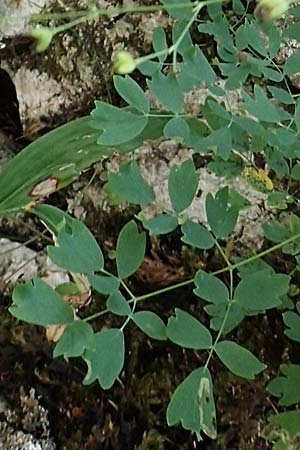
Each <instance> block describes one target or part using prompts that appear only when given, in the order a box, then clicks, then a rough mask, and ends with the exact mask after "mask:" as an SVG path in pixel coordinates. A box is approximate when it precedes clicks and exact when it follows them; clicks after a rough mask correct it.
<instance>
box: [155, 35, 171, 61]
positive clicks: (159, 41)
mask: <svg viewBox="0 0 300 450" xmlns="http://www.w3.org/2000/svg"><path fill="white" fill-rule="evenodd" d="M152 44H153V49H154V51H155V52H156V53H158V52H161V51H163V50H165V53H164V54H161V55H158V59H159V61H160V62H162V63H163V62H164V61H165V59H166V57H167V55H168V44H167V37H166V32H165V30H164V29H163V27H156V28H154V30H153V35H152Z"/></svg>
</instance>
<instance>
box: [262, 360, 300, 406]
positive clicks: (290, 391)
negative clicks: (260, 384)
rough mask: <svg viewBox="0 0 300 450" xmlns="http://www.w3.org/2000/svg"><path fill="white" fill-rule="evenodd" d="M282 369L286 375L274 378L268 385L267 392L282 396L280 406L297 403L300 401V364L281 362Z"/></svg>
mask: <svg viewBox="0 0 300 450" xmlns="http://www.w3.org/2000/svg"><path fill="white" fill-rule="evenodd" d="M280 371H281V372H282V374H283V375H284V376H279V377H276V378H274V379H273V380H272V381H271V382H270V383H269V384H268V386H267V388H266V389H267V392H269V393H270V394H271V395H274V396H275V397H281V398H280V399H279V401H278V404H279V405H280V406H290V405H295V404H296V403H299V402H300V389H299V385H300V366H299V365H297V364H281V366H280Z"/></svg>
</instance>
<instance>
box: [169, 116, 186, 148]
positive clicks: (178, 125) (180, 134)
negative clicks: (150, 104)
mask: <svg viewBox="0 0 300 450" xmlns="http://www.w3.org/2000/svg"><path fill="white" fill-rule="evenodd" d="M189 134H190V127H189V125H188V123H187V121H186V120H185V119H183V118H182V117H173V118H172V119H170V120H169V122H168V123H167V124H166V125H165V127H164V136H165V138H166V139H177V140H178V141H180V142H183V141H184V140H185V139H187V138H188V137H189Z"/></svg>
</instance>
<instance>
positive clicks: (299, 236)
mask: <svg viewBox="0 0 300 450" xmlns="http://www.w3.org/2000/svg"><path fill="white" fill-rule="evenodd" d="M297 239H300V233H298V234H295V236H291V237H290V238H288V239H285V240H284V241H283V242H280V243H279V244H276V245H273V246H272V247H270V248H268V249H266V250H264V251H262V252H260V253H257V254H256V255H253V256H250V257H249V258H247V259H244V260H243V261H240V262H238V263H236V264H231V263H230V266H229V265H227V266H226V267H223V268H222V269H219V270H216V271H215V272H212V273H211V275H214V276H216V275H220V274H221V273H224V272H230V273H233V271H234V270H235V269H239V268H240V267H242V266H245V265H246V264H250V263H251V262H253V261H256V260H257V259H260V258H263V257H264V256H266V255H268V254H269V253H272V252H274V251H276V250H280V249H281V248H282V247H284V246H285V245H287V244H290V243H291V242H294V241H296V240H297ZM231 277H232V275H231V276H230V279H231ZM232 280H233V277H232ZM232 280H231V281H230V290H231V291H232V292H233V284H232V286H231V283H232ZM192 283H194V277H193V278H191V279H189V280H185V281H182V282H180V283H177V284H173V285H172V286H168V287H165V288H163V289H158V290H157V291H153V292H150V293H149V294H144V295H139V296H138V297H135V298H134V299H131V300H129V301H128V303H133V302H135V303H138V302H141V301H144V300H148V299H149V298H152V297H157V296H158V295H161V294H166V293H167V292H171V291H173V290H175V289H179V288H181V287H184V286H188V285H189V284H192ZM231 294H232V293H231ZM108 312H109V310H108V309H104V310H103V311H99V312H97V313H95V314H92V315H91V316H88V317H86V318H85V319H83V320H85V321H86V322H88V321H90V320H93V319H96V318H97V317H100V316H103V315H104V314H107V313H108ZM228 314H229V313H228Z"/></svg>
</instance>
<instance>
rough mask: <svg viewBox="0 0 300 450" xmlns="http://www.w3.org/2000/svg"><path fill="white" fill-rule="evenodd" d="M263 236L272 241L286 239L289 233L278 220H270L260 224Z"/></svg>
mask: <svg viewBox="0 0 300 450" xmlns="http://www.w3.org/2000/svg"><path fill="white" fill-rule="evenodd" d="M262 230H263V233H264V236H265V237H266V238H267V239H269V240H270V241H273V242H277V243H278V242H282V241H285V240H286V239H288V238H289V237H290V236H291V235H290V232H289V231H288V229H287V228H286V227H285V226H284V225H282V223H281V222H278V220H271V221H270V222H268V223H264V224H263V225H262Z"/></svg>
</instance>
